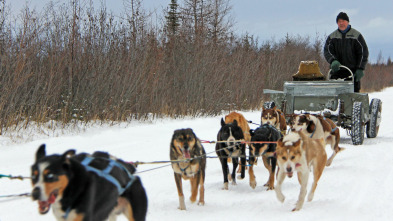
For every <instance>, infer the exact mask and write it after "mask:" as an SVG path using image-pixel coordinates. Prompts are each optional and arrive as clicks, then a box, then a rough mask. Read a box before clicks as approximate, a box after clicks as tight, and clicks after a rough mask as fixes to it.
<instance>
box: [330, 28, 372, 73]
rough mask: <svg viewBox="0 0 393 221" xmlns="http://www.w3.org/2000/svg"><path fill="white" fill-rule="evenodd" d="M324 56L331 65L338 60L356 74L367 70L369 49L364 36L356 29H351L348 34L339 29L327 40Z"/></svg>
mask: <svg viewBox="0 0 393 221" xmlns="http://www.w3.org/2000/svg"><path fill="white" fill-rule="evenodd" d="M324 55H325V58H326V61H327V62H329V64H331V63H332V62H333V61H334V60H338V61H339V62H340V63H341V64H342V65H345V66H347V67H348V68H349V69H351V70H352V71H353V72H354V71H356V69H362V70H364V69H365V67H366V64H367V60H368V48H367V44H366V41H365V40H364V38H363V36H362V34H360V32H359V31H357V30H356V29H354V28H352V27H351V28H350V29H349V30H348V31H347V32H346V33H341V32H340V30H339V29H337V30H336V31H334V32H333V33H331V34H330V35H329V37H328V38H327V39H326V43H325V47H324Z"/></svg>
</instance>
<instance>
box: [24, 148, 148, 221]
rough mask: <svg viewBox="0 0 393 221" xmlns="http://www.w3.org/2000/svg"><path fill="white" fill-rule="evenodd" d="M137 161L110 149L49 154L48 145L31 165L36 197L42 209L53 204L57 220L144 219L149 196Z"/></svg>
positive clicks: (140, 220)
mask: <svg viewBox="0 0 393 221" xmlns="http://www.w3.org/2000/svg"><path fill="white" fill-rule="evenodd" d="M135 170H136V169H135V167H134V165H132V164H130V163H126V162H124V161H122V160H121V159H117V158H115V157H113V156H111V155H109V154H108V153H106V152H99V151H97V152H94V153H93V154H92V155H90V154H87V153H80V154H75V150H68V151H66V152H65V153H64V154H62V155H59V154H53V155H46V150H45V145H41V146H40V147H39V148H38V150H37V153H36V160H35V163H34V164H33V165H32V167H31V172H32V174H31V181H32V185H33V191H32V194H31V195H32V198H33V200H37V201H38V205H39V212H40V213H41V214H45V213H47V212H48V211H49V210H50V208H51V207H52V210H53V213H54V215H55V218H56V220H81V221H82V220H97V221H103V220H108V219H109V220H116V216H117V215H119V214H121V213H123V214H124V215H125V216H126V217H127V220H130V221H143V220H145V218H146V212H147V196H146V192H145V189H144V188H143V186H142V183H141V180H140V178H139V177H138V176H135V175H134V172H135Z"/></svg>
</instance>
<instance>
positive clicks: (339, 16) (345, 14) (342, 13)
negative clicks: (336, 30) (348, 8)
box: [336, 12, 349, 23]
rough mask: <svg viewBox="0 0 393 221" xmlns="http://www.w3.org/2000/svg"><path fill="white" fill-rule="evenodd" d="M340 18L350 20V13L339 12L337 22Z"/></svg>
mask: <svg viewBox="0 0 393 221" xmlns="http://www.w3.org/2000/svg"><path fill="white" fill-rule="evenodd" d="M338 19H342V20H347V21H348V22H349V18H348V15H347V13H345V12H340V13H338V15H337V18H336V23H337V22H338Z"/></svg>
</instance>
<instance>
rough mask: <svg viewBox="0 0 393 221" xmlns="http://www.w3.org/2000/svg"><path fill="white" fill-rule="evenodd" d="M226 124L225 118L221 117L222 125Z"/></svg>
mask: <svg viewBox="0 0 393 221" xmlns="http://www.w3.org/2000/svg"><path fill="white" fill-rule="evenodd" d="M223 126H225V121H224V118H222V117H221V127H223Z"/></svg>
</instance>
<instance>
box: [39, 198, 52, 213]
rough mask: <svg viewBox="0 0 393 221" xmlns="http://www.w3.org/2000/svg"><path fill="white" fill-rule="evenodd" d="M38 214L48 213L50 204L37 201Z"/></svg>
mask: <svg viewBox="0 0 393 221" xmlns="http://www.w3.org/2000/svg"><path fill="white" fill-rule="evenodd" d="M38 205H39V212H40V213H41V214H45V213H47V212H48V211H49V208H50V203H49V202H48V201H38Z"/></svg>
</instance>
